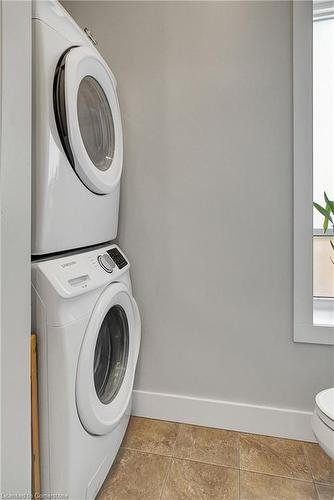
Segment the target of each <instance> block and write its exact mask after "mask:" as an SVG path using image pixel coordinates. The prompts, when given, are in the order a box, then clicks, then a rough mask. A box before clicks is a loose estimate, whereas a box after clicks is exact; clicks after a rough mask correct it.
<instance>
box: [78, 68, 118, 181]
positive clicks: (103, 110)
mask: <svg viewBox="0 0 334 500" xmlns="http://www.w3.org/2000/svg"><path fill="white" fill-rule="evenodd" d="M77 108H78V120H79V128H80V133H81V137H82V141H83V143H84V146H85V148H86V151H87V154H88V156H89V158H90V160H91V161H92V163H93V164H94V165H95V167H96V168H98V169H99V170H102V171H105V170H108V168H109V167H110V166H111V163H112V160H113V156H114V151H115V130H114V121H113V117H112V113H111V109H110V106H109V103H108V99H107V97H106V95H105V93H104V91H103V89H102V87H101V85H100V84H99V83H98V81H97V80H95V78H93V77H92V76H85V77H84V78H83V79H82V80H81V82H80V85H79V89H78V98H77Z"/></svg>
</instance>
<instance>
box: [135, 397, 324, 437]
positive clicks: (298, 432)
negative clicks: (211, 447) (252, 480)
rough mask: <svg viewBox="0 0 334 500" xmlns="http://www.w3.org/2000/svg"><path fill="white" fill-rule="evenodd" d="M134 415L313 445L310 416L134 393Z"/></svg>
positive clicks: (234, 404) (280, 409)
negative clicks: (293, 440)
mask: <svg viewBox="0 0 334 500" xmlns="http://www.w3.org/2000/svg"><path fill="white" fill-rule="evenodd" d="M132 413H133V414H134V415H137V416H140V417H149V418H156V419H159V420H169V421H171V422H182V423H187V424H194V425H203V426H207V427H217V428H220V429H229V430H233V431H240V432H250V433H255V434H264V435H267V436H278V437H284V438H289V439H300V440H303V441H313V442H315V441H316V440H315V437H314V435H313V432H312V428H311V415H312V413H311V412H307V411H300V410H292V409H288V408H274V407H271V406H259V405H251V404H244V403H234V402H231V401H220V400H215V399H205V398H195V397H189V396H181V395H176V394H164V393H159V392H146V391H134V392H133V410H132Z"/></svg>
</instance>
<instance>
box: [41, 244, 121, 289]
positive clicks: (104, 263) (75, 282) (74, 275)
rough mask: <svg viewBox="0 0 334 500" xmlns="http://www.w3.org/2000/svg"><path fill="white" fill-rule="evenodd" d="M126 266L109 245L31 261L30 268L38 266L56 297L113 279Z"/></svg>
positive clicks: (116, 251)
mask: <svg viewBox="0 0 334 500" xmlns="http://www.w3.org/2000/svg"><path fill="white" fill-rule="evenodd" d="M129 267H130V266H129V263H128V261H127V259H126V258H125V256H124V255H123V254H122V253H121V251H120V250H119V248H118V247H117V246H116V245H112V246H107V247H102V248H101V247H100V248H96V249H94V250H91V251H89V252H87V251H86V252H81V253H78V254H70V255H67V256H64V257H58V258H56V259H52V260H45V261H41V262H35V263H34V264H33V266H32V269H33V270H34V269H35V268H36V269H37V268H38V269H39V270H40V271H41V272H42V273H43V274H44V275H45V277H46V278H47V279H48V281H49V282H50V283H51V284H52V285H53V286H54V287H55V288H56V290H57V292H58V293H59V295H60V296H62V297H71V296H74V295H80V294H81V293H85V291H88V290H93V289H95V288H98V287H101V286H104V285H107V284H108V283H111V282H112V281H117V279H118V277H119V275H121V274H123V273H124V272H125V271H127V269H128V268H129Z"/></svg>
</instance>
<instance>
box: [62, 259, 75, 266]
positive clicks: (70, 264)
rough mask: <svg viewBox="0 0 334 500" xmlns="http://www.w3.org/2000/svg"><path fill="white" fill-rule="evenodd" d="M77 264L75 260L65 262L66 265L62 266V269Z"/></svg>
mask: <svg viewBox="0 0 334 500" xmlns="http://www.w3.org/2000/svg"><path fill="white" fill-rule="evenodd" d="M74 264H76V261H75V260H71V262H65V264H62V265H61V267H69V266H74Z"/></svg>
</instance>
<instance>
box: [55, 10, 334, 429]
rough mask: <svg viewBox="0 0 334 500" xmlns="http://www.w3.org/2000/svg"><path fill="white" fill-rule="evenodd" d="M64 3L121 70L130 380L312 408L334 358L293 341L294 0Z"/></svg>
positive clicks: (333, 377)
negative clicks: (134, 365)
mask: <svg viewBox="0 0 334 500" xmlns="http://www.w3.org/2000/svg"><path fill="white" fill-rule="evenodd" d="M64 5H65V7H66V8H67V9H68V10H69V11H70V12H71V13H72V15H73V16H74V18H75V19H76V20H77V21H78V22H79V24H81V25H82V26H86V25H87V26H89V27H90V28H91V29H92V31H93V32H94V34H95V35H96V37H97V38H98V40H99V50H100V51H101V53H102V55H103V56H104V57H105V59H106V60H107V61H108V63H109V64H110V66H111V67H112V69H113V70H114V72H115V74H116V76H117V80H118V93H119V98H120V104H121V109H122V114H123V125H124V144H125V161H124V176H123V182H122V196H121V218H120V231H119V242H120V245H121V247H122V248H123V249H124V251H125V252H126V254H127V255H128V256H129V258H130V260H131V262H132V265H133V267H132V277H133V283H134V291H135V294H136V296H137V298H138V302H139V306H140V309H141V312H142V319H143V342H142V349H141V355H140V360H139V367H138V372H137V379H136V388H137V390H140V391H149V392H151V391H152V392H160V393H171V394H178V395H187V396H194V397H196V398H213V399H216V400H219V401H220V400H228V401H232V402H242V403H250V404H252V405H265V406H273V407H276V408H279V409H282V408H293V409H296V410H301V411H304V410H306V411H310V410H311V409H312V407H313V397H314V395H315V393H316V392H317V391H319V390H320V389H322V388H325V387H328V386H330V385H333V383H334V373H333V360H334V358H333V350H332V349H331V348H330V347H325V346H317V345H304V344H294V343H293V341H292V334H293V333H292V330H293V304H292V292H293V267H292V266H293V249H292V243H293V238H292V236H293V214H292V171H293V168H292V167H293V166H292V142H293V137H292V8H291V4H290V3H289V2H285V1H282V2H279V1H277V2H140V1H139V2H127V1H121V2H95V1H94V2H85V1H84V2H80V1H75V2H64ZM138 394H139V396H138V397H139V398H140V394H141V393H138ZM151 402H152V404H154V398H153V399H151ZM173 404H174V403H173ZM152 412H153V410H152ZM297 413H298V412H297ZM304 416H305V418H306V416H307V425H309V424H308V423H309V420H308V418H309V416H308V414H305V415H304ZM245 418H246V417H245ZM305 422H306V420H305ZM260 431H261V429H260ZM292 434H293V433H292ZM292 434H291V435H292Z"/></svg>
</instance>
